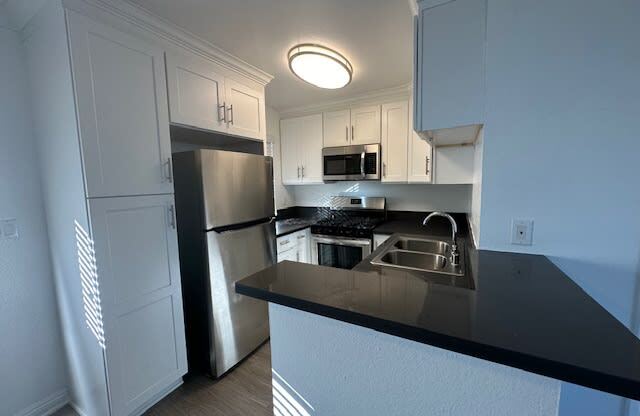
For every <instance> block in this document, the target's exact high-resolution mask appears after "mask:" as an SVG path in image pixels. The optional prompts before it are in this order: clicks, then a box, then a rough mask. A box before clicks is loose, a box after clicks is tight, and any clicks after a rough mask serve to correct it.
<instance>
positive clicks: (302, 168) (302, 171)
mask: <svg viewBox="0 0 640 416" xmlns="http://www.w3.org/2000/svg"><path fill="white" fill-rule="evenodd" d="M302 179H304V165H303V166H302Z"/></svg>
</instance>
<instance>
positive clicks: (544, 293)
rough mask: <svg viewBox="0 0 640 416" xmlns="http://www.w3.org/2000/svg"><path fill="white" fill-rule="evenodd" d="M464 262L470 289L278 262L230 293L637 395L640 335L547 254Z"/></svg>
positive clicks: (394, 273) (406, 274) (420, 276)
mask: <svg viewBox="0 0 640 416" xmlns="http://www.w3.org/2000/svg"><path fill="white" fill-rule="evenodd" d="M383 247H384V245H383V246H382V247H381V248H379V249H378V250H380V249H383ZM375 254H376V253H374V254H372V255H375ZM467 268H468V269H469V270H471V271H472V278H473V280H474V286H473V289H468V288H464V287H456V286H450V285H447V281H446V279H451V278H448V277H443V276H442V275H440V276H435V275H434V274H432V273H418V272H411V271H400V270H397V269H395V270H394V269H391V268H382V267H374V266H371V265H370V264H367V262H363V263H361V264H360V265H359V266H357V267H356V269H354V270H341V269H333V268H328V267H322V266H315V265H310V264H303V263H294V262H282V263H279V264H277V265H275V266H272V267H270V268H268V269H266V270H263V271H261V272H258V273H256V274H254V275H252V276H249V277H247V278H245V279H243V280H241V281H239V282H237V283H236V292H238V293H241V294H244V295H247V296H251V297H254V298H258V299H262V300H265V301H269V302H274V303H277V304H281V305H284V306H288V307H292V308H296V309H299V310H303V311H307V312H311V313H315V314H319V315H322V316H326V317H329V318H333V319H337V320H340V321H344V322H348V323H351V324H356V325H360V326H364V327H367V328H371V329H374V330H377V331H380V332H384V333H388V334H391V335H395V336H398V337H403V338H406V339H409V340H413V341H417V342H422V343H425V344H429V345H433V346H436V347H440V348H444V349H448V350H451V351H456V352H459V353H462V354H467V355H470V356H474V357H478V358H481V359H485V360H489V361H492V362H496V363H500V364H504V365H508V366H511V367H516V368H520V369H522V370H526V371H530V372H533V373H537V374H541V375H544V376H548V377H553V378H556V379H560V380H564V381H568V382H571V383H576V384H580V385H583V386H586V387H590V388H594V389H598V390H602V391H606V392H609V393H613V394H617V395H620V396H625V397H629V398H631V399H635V400H639V399H640V340H638V339H637V338H636V337H635V336H634V335H633V334H632V333H631V332H630V331H629V330H628V329H627V328H626V327H624V326H623V325H622V324H621V323H620V322H619V321H617V320H616V319H615V318H614V317H613V316H612V315H611V314H609V313H608V312H607V311H606V310H605V309H604V308H602V307H601V306H600V305H599V304H598V303H597V302H596V301H595V300H593V299H592V298H591V297H589V295H588V294H587V293H586V292H584V291H583V290H582V289H581V288H580V287H579V286H578V285H577V284H575V283H574V282H573V281H572V280H571V279H570V278H569V277H567V276H566V275H565V274H564V273H563V272H562V271H561V270H560V269H558V268H557V267H556V266H555V265H554V264H553V263H551V261H549V260H548V259H547V258H546V257H544V256H537V255H527V254H515V253H502V252H493V251H476V250H473V249H470V250H468V251H467ZM438 279H440V280H438Z"/></svg>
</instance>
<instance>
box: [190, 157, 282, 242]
mask: <svg viewBox="0 0 640 416" xmlns="http://www.w3.org/2000/svg"><path fill="white" fill-rule="evenodd" d="M199 153H200V163H201V169H202V188H203V193H204V195H203V199H204V209H205V224H206V229H207V230H211V229H213V228H219V227H225V226H229V225H235V224H242V223H246V222H251V221H256V220H260V219H263V218H271V217H274V216H275V206H274V199H273V159H271V158H270V157H265V156H258V155H251V154H247V153H237V152H226V151H221V150H199Z"/></svg>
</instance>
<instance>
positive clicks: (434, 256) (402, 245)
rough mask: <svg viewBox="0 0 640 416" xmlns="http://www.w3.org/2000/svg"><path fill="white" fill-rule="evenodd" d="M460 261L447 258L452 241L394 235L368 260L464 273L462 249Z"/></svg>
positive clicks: (453, 273)
mask: <svg viewBox="0 0 640 416" xmlns="http://www.w3.org/2000/svg"><path fill="white" fill-rule="evenodd" d="M460 254H461V256H460V258H461V261H460V264H458V265H453V264H451V262H450V261H449V257H450V255H451V244H450V243H448V242H446V241H441V240H431V239H426V238H420V237H413V236H406V235H394V236H392V237H391V238H390V239H389V240H387V241H386V242H385V243H384V244H383V245H382V247H380V252H379V253H378V254H377V255H376V256H375V257H374V258H373V260H371V264H374V265H377V266H384V267H392V268H398V269H405V270H416V271H421V272H431V273H441V274H447V275H451V276H458V277H459V276H464V270H465V269H464V253H462V252H461V253H460Z"/></svg>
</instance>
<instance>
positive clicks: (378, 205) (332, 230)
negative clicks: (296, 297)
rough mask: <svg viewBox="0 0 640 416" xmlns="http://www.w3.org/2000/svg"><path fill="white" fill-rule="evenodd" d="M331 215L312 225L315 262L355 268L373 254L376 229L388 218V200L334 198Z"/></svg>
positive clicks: (312, 246)
mask: <svg viewBox="0 0 640 416" xmlns="http://www.w3.org/2000/svg"><path fill="white" fill-rule="evenodd" d="M329 208H330V214H329V216H327V217H326V218H324V219H322V220H320V221H318V222H317V223H316V224H314V225H312V226H311V260H312V262H313V263H314V264H318V265H321V266H329V267H337V268H340V269H351V268H353V267H354V266H355V265H357V264H358V263H360V262H361V261H362V260H363V259H364V258H365V257H367V256H368V255H369V254H371V249H372V247H373V230H374V229H375V227H376V226H378V225H379V224H380V223H382V222H383V221H384V220H385V219H386V213H387V211H386V199H385V198H378V197H356V196H353V197H352V196H334V197H332V198H331V202H330V204H329Z"/></svg>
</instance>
